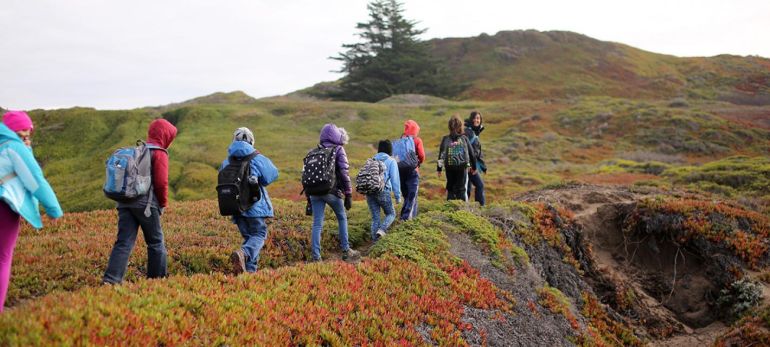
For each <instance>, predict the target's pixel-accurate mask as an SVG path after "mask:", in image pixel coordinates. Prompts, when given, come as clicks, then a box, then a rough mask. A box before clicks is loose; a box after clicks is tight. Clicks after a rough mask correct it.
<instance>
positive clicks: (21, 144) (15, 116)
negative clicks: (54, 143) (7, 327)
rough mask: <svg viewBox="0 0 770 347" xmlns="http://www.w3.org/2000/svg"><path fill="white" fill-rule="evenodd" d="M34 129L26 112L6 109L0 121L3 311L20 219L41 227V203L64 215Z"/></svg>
mask: <svg viewBox="0 0 770 347" xmlns="http://www.w3.org/2000/svg"><path fill="white" fill-rule="evenodd" d="M33 129H34V126H33V125H32V119H30V118H29V115H27V113H26V112H23V111H10V112H6V113H5V114H4V115H3V124H0V312H2V311H3V308H4V307H5V296H6V294H7V293H8V283H9V281H10V278H11V260H12V259H13V249H14V248H15V247H16V239H17V238H18V236H19V224H20V221H21V218H22V217H23V218H24V219H25V220H26V221H27V222H28V223H29V224H30V225H32V227H34V228H36V229H40V228H42V227H43V222H42V218H41V217H40V209H39V208H38V202H40V203H42V204H43V207H44V208H45V212H46V214H47V215H48V216H49V217H51V218H53V219H54V220H55V219H57V218H59V217H61V216H62V215H63V212H62V209H61V206H59V201H58V200H57V199H56V195H55V194H54V192H53V189H51V186H50V185H49V184H48V182H47V181H46V180H45V178H44V177H43V170H41V169H40V165H38V163H37V161H36V160H35V157H34V156H33V154H32V149H31V145H32V138H31V136H32V130H33Z"/></svg>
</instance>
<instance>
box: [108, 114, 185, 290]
mask: <svg viewBox="0 0 770 347" xmlns="http://www.w3.org/2000/svg"><path fill="white" fill-rule="evenodd" d="M174 138H176V127H174V126H173V125H171V123H169V122H168V121H167V120H165V119H156V120H154V121H152V123H150V126H149V127H148V130H147V143H146V146H141V148H146V150H147V151H149V155H150V164H151V165H150V167H151V172H150V176H151V180H150V183H151V184H150V185H149V190H148V192H147V193H146V194H143V195H139V196H137V197H135V198H132V199H126V200H122V201H118V203H117V210H118V235H117V240H116V241H115V245H114V246H113V247H112V252H111V253H110V260H109V262H108V264H107V270H105V272H104V277H103V278H102V282H103V283H105V284H118V283H121V282H123V276H124V275H125V273H126V267H127V266H128V257H129V256H130V255H131V251H132V250H133V248H134V244H135V243H136V234H137V232H138V230H139V227H141V228H142V232H143V233H144V241H145V243H147V277H149V278H159V277H166V276H167V264H166V261H167V260H166V254H167V253H166V244H165V242H164V241H163V230H162V229H161V225H160V216H161V215H162V214H163V209H164V208H166V206H167V205H168V152H167V149H168V147H169V146H170V145H171V142H173V141H174ZM119 151H120V150H119ZM113 156H114V155H113ZM109 164H110V161H109V160H108V168H107V171H108V182H107V183H105V193H108V190H109V187H108V185H109V183H111V182H110V178H109V172H110V169H111V168H110V167H109ZM108 196H110V195H109V194H108Z"/></svg>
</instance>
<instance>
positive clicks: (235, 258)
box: [230, 249, 246, 275]
mask: <svg viewBox="0 0 770 347" xmlns="http://www.w3.org/2000/svg"><path fill="white" fill-rule="evenodd" d="M230 261H231V262H232V263H233V273H234V274H236V275H238V274H241V273H244V272H246V254H244V253H243V250H242V249H239V250H237V251H235V252H233V254H231V255H230Z"/></svg>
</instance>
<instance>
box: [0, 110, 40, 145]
mask: <svg viewBox="0 0 770 347" xmlns="http://www.w3.org/2000/svg"><path fill="white" fill-rule="evenodd" d="M3 124H5V126H7V127H8V129H11V131H13V132H15V133H16V135H18V136H19V138H20V139H21V141H23V142H24V145H26V146H27V147H31V146H32V130H34V128H35V126H34V125H33V124H32V119H31V118H29V115H28V114H27V112H24V111H8V112H6V113H5V114H4V115H3Z"/></svg>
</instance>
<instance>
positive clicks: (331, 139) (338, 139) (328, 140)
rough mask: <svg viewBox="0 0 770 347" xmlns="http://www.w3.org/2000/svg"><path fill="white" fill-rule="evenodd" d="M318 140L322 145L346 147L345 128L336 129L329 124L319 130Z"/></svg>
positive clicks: (346, 136)
mask: <svg viewBox="0 0 770 347" xmlns="http://www.w3.org/2000/svg"><path fill="white" fill-rule="evenodd" d="M320 140H321V144H322V145H324V144H332V145H337V146H342V145H346V144H347V143H348V132H347V131H346V130H345V128H338V127H337V126H336V125H334V124H331V123H329V124H326V125H324V127H323V128H322V129H321V138H320Z"/></svg>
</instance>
